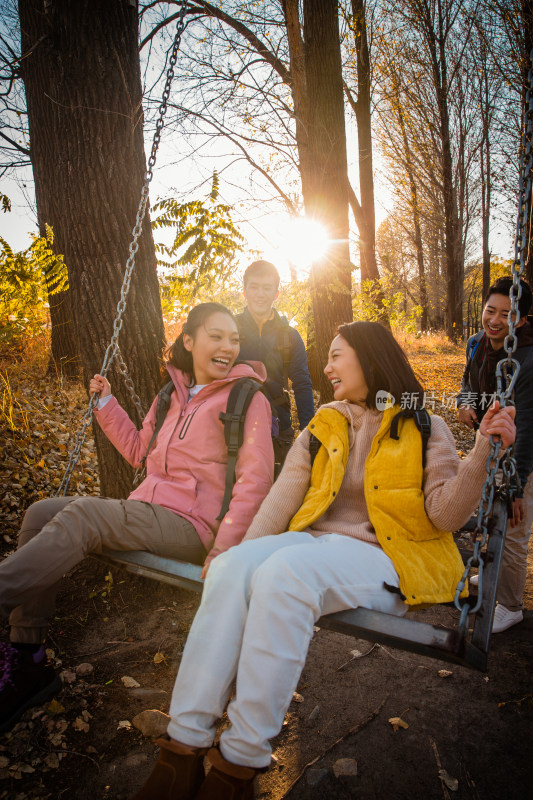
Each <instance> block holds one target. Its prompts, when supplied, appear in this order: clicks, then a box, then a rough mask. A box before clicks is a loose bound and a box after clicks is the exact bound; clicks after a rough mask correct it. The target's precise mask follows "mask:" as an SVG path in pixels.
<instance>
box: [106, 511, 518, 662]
mask: <svg viewBox="0 0 533 800" xmlns="http://www.w3.org/2000/svg"><path fill="white" fill-rule="evenodd" d="M506 524H507V508H506V506H505V504H504V503H503V502H502V501H500V500H497V501H496V502H495V504H494V515H493V517H492V520H491V527H490V531H489V533H490V536H489V540H488V546H487V551H486V555H485V567H484V570H483V585H482V586H481V587H480V590H481V591H482V594H483V597H482V604H481V608H480V610H479V611H478V613H477V614H476V616H475V620H474V628H473V631H472V636H471V638H470V640H468V639H466V638H465V637H462V636H460V635H459V633H458V631H457V630H455V629H450V628H443V627H439V626H435V625H431V624H429V623H426V622H421V621H419V620H413V619H410V618H409V616H406V617H396V616H394V615H392V614H385V613H383V612H381V611H372V610H370V609H367V608H353V609H348V610H346V611H337V612H336V613H334V614H327V615H326V616H324V617H321V618H320V619H319V620H318V622H317V623H316V624H317V626H318V627H319V628H324V629H325V630H330V631H334V632H336V633H343V634H345V635H348V636H354V637H356V638H357V639H366V640H369V641H371V642H378V643H379V644H384V645H388V646H390V647H396V648H399V649H401V650H406V651H408V652H412V653H418V654H419V655H423V656H428V657H430V658H437V659H441V660H443V661H451V662H453V663H456V664H462V665H463V666H466V667H471V668H473V669H478V670H481V671H483V672H484V671H485V670H486V668H487V658H488V651H489V644H490V634H491V630H492V620H493V616H494V607H495V604H496V588H497V582H498V575H499V571H500V563H501V556H502V551H503V543H504V540H505V527H506ZM97 558H98V559H99V560H101V561H104V562H106V563H110V564H118V565H119V566H121V567H124V569H126V570H127V571H128V572H131V573H133V574H135V575H140V576H142V577H143V578H151V579H153V580H157V581H161V582H163V583H168V584H170V585H171V586H178V587H180V588H182V589H189V590H190V591H194V592H199V593H201V592H202V589H203V581H202V580H201V578H200V574H201V572H202V568H201V567H200V566H198V565H197V564H188V563H186V562H184V561H177V560H175V559H171V558H163V557H162V556H157V555H154V554H153V553H147V552H144V551H141V550H126V551H118V550H104V551H103V553H102V555H101V556H97Z"/></svg>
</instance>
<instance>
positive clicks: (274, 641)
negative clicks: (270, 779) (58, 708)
mask: <svg viewBox="0 0 533 800" xmlns="http://www.w3.org/2000/svg"><path fill="white" fill-rule="evenodd" d="M384 582H386V583H388V584H389V585H392V586H398V582H399V581H398V575H397V573H396V570H395V569H394V566H393V564H392V561H391V560H390V558H389V557H388V556H386V555H385V553H384V552H383V550H381V549H380V548H379V547H376V546H374V545H371V544H368V543H367V542H361V541H358V540H357V539H351V538H349V537H346V536H340V535H339V534H335V533H330V534H325V535H324V536H320V537H318V538H315V537H314V536H312V535H311V534H309V533H305V532H294V531H293V532H289V533H283V534H281V535H279V536H265V537H264V538H262V539H255V540H252V541H249V542H243V543H242V544H240V545H238V546H237V547H233V548H231V549H230V550H229V551H227V552H225V553H223V554H222V555H220V556H218V557H217V558H215V559H214V561H213V562H212V564H211V567H210V569H209V573H208V576H207V580H206V583H205V587H204V592H203V597H202V603H201V606H200V608H199V610H198V613H197V614H196V617H195V619H194V622H193V624H192V627H191V630H190V633H189V637H188V639H187V643H186V646H185V650H184V653H183V658H182V661H181V666H180V669H179V672H178V677H177V679H176V684H175V686H174V692H173V695H172V702H171V706H170V717H171V721H170V724H169V726H168V732H169V735H170V736H171V737H172V738H173V739H177V740H178V741H180V742H183V743H184V744H188V745H191V746H196V747H209V746H210V745H211V744H212V742H213V739H214V736H215V731H216V723H217V720H218V719H219V718H220V717H221V716H222V714H223V712H224V709H225V706H226V703H227V701H228V699H229V694H230V690H231V686H232V682H233V680H234V679H235V678H236V679H237V687H236V694H235V697H234V699H233V700H232V702H231V703H230V705H229V707H228V716H229V719H230V722H231V725H230V727H229V728H227V729H226V730H224V732H223V733H222V736H221V740H220V747H221V751H222V754H223V756H224V757H225V758H226V759H227V760H228V761H231V762H233V763H235V764H240V765H242V766H249V767H265V766H268V765H269V764H270V756H271V748H270V744H269V742H268V740H269V739H270V738H271V737H272V736H275V735H276V734H277V733H278V732H279V730H280V729H281V726H282V724H283V719H284V717H285V713H286V711H287V708H288V706H289V703H290V702H291V700H292V695H293V692H294V690H295V689H296V686H297V683H298V679H299V677H300V673H301V671H302V669H303V666H304V663H305V658H306V655H307V649H308V647H309V642H310V640H311V637H312V635H313V626H314V623H315V621H316V620H317V619H318V618H319V617H320V616H322V615H323V614H330V613H332V612H334V611H340V610H342V609H346V608H354V607H356V606H364V607H365V608H372V609H376V610H379V611H386V612H388V613H390V614H397V615H401V614H403V613H404V612H405V610H406V606H405V605H404V603H403V602H402V601H401V599H400V598H399V596H398V595H397V594H395V593H392V592H390V591H388V590H387V589H385V588H384V586H383V583H384Z"/></svg>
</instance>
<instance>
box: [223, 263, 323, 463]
mask: <svg viewBox="0 0 533 800" xmlns="http://www.w3.org/2000/svg"><path fill="white" fill-rule="evenodd" d="M279 280H280V279H279V272H278V271H277V269H276V267H275V266H274V264H271V263H270V261H254V262H253V263H252V264H250V266H249V267H247V269H246V271H245V273H244V277H243V291H244V297H245V300H246V308H245V309H244V311H243V312H242V314H238V315H237V317H236V320H237V325H238V326H239V335H240V343H241V352H240V357H239V358H240V360H242V361H262V362H263V364H264V365H265V367H266V371H267V376H268V378H267V381H266V384H265V386H266V392H267V397H268V399H269V400H270V403H271V405H272V409H273V412H274V414H275V415H276V416H277V418H278V421H279V434H278V435H277V436H276V437H275V439H274V454H275V459H276V475H277V474H278V473H279V470H280V469H281V467H282V466H283V462H284V460H285V456H286V455H287V453H288V451H289V449H290V447H291V444H292V442H293V439H294V431H293V427H292V417H291V404H290V398H289V392H288V389H289V380H290V381H291V383H292V388H293V390H294V398H295V400H296V408H297V411H298V426H299V428H300V430H303V428H305V427H306V426H307V424H308V422H309V421H310V419H311V417H312V416H313V415H314V413H315V412H314V401H313V386H312V383H311V378H310V376H309V368H308V366H307V354H306V352H305V345H304V343H303V340H302V337H301V336H300V334H299V333H298V331H296V330H295V329H294V328H291V326H290V325H289V323H288V320H287V319H286V318H285V317H282V316H281V315H280V314H278V312H277V311H276V309H275V308H273V307H272V306H273V303H274V302H275V300H276V299H277V297H278V295H279Z"/></svg>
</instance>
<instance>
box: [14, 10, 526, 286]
mask: <svg viewBox="0 0 533 800" xmlns="http://www.w3.org/2000/svg"><path fill="white" fill-rule="evenodd" d="M0 2H1V0H0ZM151 70H152V71H153V72H155V73H157V68H155V67H153V65H152V67H151ZM149 72H150V71H149V70H148V68H146V70H145V71H144V75H143V78H144V80H148V77H149ZM347 138H348V153H356V130H355V129H353V128H352V129H350V125H348V129H347ZM195 144H197V143H195ZM150 147H151V141H147V142H146V150H147V152H149V150H150ZM192 149H193V146H192V145H190V144H186V143H185V142H183V141H181V142H180V140H179V137H177V136H176V134H175V133H172V132H170V131H169V130H168V129H167V130H165V128H163V133H162V139H161V145H160V151H159V153H158V161H157V163H156V166H155V170H154V177H153V180H152V184H151V187H150V199H151V201H152V203H153V202H155V201H156V200H157V199H158V198H167V197H177V198H178V199H179V200H183V201H185V200H187V199H191V198H198V199H199V198H203V197H205V196H206V195H207V194H208V193H209V190H210V185H211V176H212V173H213V169H215V168H216V169H217V171H218V172H219V174H220V200H221V201H222V202H224V203H227V204H229V205H231V206H232V207H233V209H234V210H233V212H232V217H233V220H234V222H235V223H236V224H237V226H238V227H239V229H240V230H241V232H242V233H243V235H244V236H245V238H246V240H247V243H248V246H249V247H250V248H251V249H253V250H256V251H259V253H260V254H261V257H263V258H266V259H268V260H270V261H273V262H274V263H276V265H277V266H278V269H279V270H280V273H281V275H282V280H284V281H288V280H289V278H290V264H291V263H292V265H293V266H295V267H296V268H297V269H298V277H299V278H303V277H305V274H306V272H308V270H309V267H310V263H311V261H312V259H313V257H316V255H317V253H318V252H319V251H320V249H321V247H323V245H324V242H323V241H322V240H323V238H324V232H320V231H317V230H313V229H310V228H306V227H305V226H302V225H296V226H295V225H294V221H291V219H290V217H289V215H288V213H287V212H286V211H284V210H283V208H282V206H281V204H280V203H279V202H268V200H267V201H266V202H264V201H263V197H262V196H260V195H258V198H259V197H260V200H259V201H258V202H257V203H256V204H255V205H252V204H251V203H250V201H249V197H250V191H252V193H253V185H252V181H251V180H250V178H249V167H244V166H243V165H242V163H240V162H238V161H236V160H235V154H234V153H231V152H230V150H229V147H228V145H227V144H226V143H223V142H222V141H220V140H214V141H210V143H209V147H208V148H207V149H206V151H204V153H203V155H202V154H200V155H198V156H197V157H196V158H191V157H190V153H191V150H192ZM194 149H196V148H194ZM229 165H231V166H229ZM375 167H376V169H375V184H376V185H375V201H376V229H377V228H378V227H379V225H380V223H381V222H382V221H383V220H384V219H385V218H386V216H387V214H388V213H389V212H390V211H391V210H392V205H393V201H392V198H391V195H390V192H389V189H388V186H387V181H386V178H385V172H384V170H383V169H382V167H381V166H380V162H379V158H376V157H375ZM356 170H357V167H356V164H352V166H351V172H352V174H351V180H352V183H353V185H354V187H355V186H357V172H356ZM251 187H252V188H251ZM262 189H263V196H265V197H267V193H266V194H265V193H264V186H263V187H262ZM0 190H1V191H2V192H3V193H4V194H6V195H7V196H8V197H9V198H10V199H11V202H12V211H11V212H10V213H7V214H3V213H1V212H0V236H2V237H3V238H5V239H6V241H7V242H8V243H9V244H10V245H11V246H12V247H13V248H14V249H15V250H22V249H24V248H26V247H28V246H29V244H30V243H31V235H30V234H31V233H33V232H36V230H37V224H36V213H35V200H34V193H33V181H32V175H31V170H30V169H29V168H28V169H26V171H25V172H22V173H19V175H18V176H17V177H16V178H11V179H6V178H5V177H4V178H3V179H2V181H1V182H0ZM133 222H134V221H133V220H132V227H133ZM154 233H155V236H156V237H157V240H158V241H163V242H164V238H163V237H164V235H165V234H164V232H162V231H160V230H158V231H156V232H154ZM321 237H322V238H321ZM352 244H354V243H352ZM491 247H492V251H493V253H494V254H496V255H499V256H501V257H502V258H507V257H510V256H511V255H512V249H513V243H512V236H511V231H509V230H503V229H502V228H497V227H495V226H494V225H493V230H492V236H491ZM354 249H355V248H354ZM354 257H356V256H355V253H354ZM246 258H248V260H249V257H245V260H244V262H243V263H242V264H241V265H240V266H241V268H242V269H244V267H245V266H246Z"/></svg>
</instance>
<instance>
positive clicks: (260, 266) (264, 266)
mask: <svg viewBox="0 0 533 800" xmlns="http://www.w3.org/2000/svg"><path fill="white" fill-rule="evenodd" d="M260 272H266V273H269V274H270V275H272V277H273V278H274V280H275V282H276V288H277V287H278V286H279V281H280V278H279V272H278V270H277V269H276V267H275V266H274V264H272V263H271V262H270V261H252V263H251V264H250V266H248V267H246V269H245V270H244V275H243V276H242V283H243V286H244V288H245V289H246V284H247V283H248V281H249V280H251V279H252V278H253V277H254V275H258V274H259V273H260Z"/></svg>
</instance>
